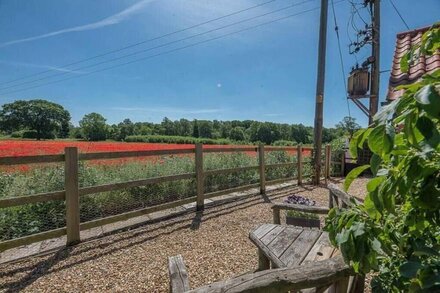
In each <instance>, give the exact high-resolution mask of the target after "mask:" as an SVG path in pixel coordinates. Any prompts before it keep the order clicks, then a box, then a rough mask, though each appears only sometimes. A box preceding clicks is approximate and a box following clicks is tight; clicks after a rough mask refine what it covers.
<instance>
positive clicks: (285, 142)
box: [272, 140, 297, 146]
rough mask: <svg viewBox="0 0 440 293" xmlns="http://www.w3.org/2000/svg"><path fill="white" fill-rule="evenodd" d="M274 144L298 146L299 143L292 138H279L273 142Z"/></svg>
mask: <svg viewBox="0 0 440 293" xmlns="http://www.w3.org/2000/svg"><path fill="white" fill-rule="evenodd" d="M272 145H273V146H296V145H297V143H296V142H293V141H290V140H277V141H274V142H273V143H272Z"/></svg>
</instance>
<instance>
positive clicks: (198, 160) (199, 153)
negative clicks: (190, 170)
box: [195, 143, 205, 211]
mask: <svg viewBox="0 0 440 293" xmlns="http://www.w3.org/2000/svg"><path fill="white" fill-rule="evenodd" d="M195 165H196V166H195V168H196V185H197V211H202V210H203V209H204V208H205V204H204V201H205V199H204V196H203V194H204V192H205V177H204V174H203V145H202V144H201V143H197V144H196V156H195Z"/></svg>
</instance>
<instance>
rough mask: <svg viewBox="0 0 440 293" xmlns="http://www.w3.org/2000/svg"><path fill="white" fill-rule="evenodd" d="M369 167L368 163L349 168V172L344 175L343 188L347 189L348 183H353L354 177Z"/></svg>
mask: <svg viewBox="0 0 440 293" xmlns="http://www.w3.org/2000/svg"><path fill="white" fill-rule="evenodd" d="M369 168H370V165H364V166H359V167H357V168H354V169H353V170H351V171H350V173H348V175H347V177H345V181H344V190H345V191H348V189H349V188H350V185H351V183H353V181H354V179H356V178H357V177H358V176H359V175H361V173H362V172H364V171H365V170H367V169H369Z"/></svg>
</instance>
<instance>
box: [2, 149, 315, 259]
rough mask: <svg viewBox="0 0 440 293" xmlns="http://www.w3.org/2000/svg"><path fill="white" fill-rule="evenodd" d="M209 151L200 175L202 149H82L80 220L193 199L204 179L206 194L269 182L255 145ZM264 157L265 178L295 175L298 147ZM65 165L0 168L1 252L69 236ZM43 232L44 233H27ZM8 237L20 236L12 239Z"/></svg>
mask: <svg viewBox="0 0 440 293" xmlns="http://www.w3.org/2000/svg"><path fill="white" fill-rule="evenodd" d="M205 151H206V153H205ZM205 151H203V153H202V154H203V165H202V166H203V168H202V174H203V176H202V177H201V178H202V179H200V178H199V177H200V176H198V173H197V160H195V158H196V159H197V155H196V156H194V152H196V154H197V151H194V150H186V151H176V152H177V154H173V153H172V151H169V152H171V153H170V154H163V155H160V154H159V155H154V156H150V155H149V154H146V155H145V156H143V155H144V154H143V153H138V154H133V158H130V159H127V158H125V157H126V156H131V154H128V155H127V153H97V154H96V155H94V154H85V155H83V154H79V161H76V163H75V161H74V165H76V166H77V167H76V168H77V177H78V183H77V187H76V188H77V193H78V202H79V205H78V208H77V209H78V214H79V215H78V219H79V223H81V225H83V223H86V224H87V223H91V221H96V220H99V219H108V218H111V217H113V216H117V215H121V214H124V213H130V212H135V211H139V210H143V209H148V208H151V207H155V206H159V205H163V204H172V203H174V202H176V203H179V202H181V201H182V200H189V201H187V202H191V201H195V197H200V188H199V186H198V181H199V180H202V183H203V191H202V195H201V196H202V197H203V196H204V195H203V194H207V196H208V197H209V194H210V193H213V194H214V193H215V192H218V191H222V190H231V189H233V188H237V187H243V186H248V185H249V186H250V185H253V186H255V185H256V184H257V183H258V184H264V183H261V176H260V170H261V164H262V162H260V159H261V158H259V156H258V155H257V154H258V151H257V148H256V147H250V148H249V147H247V148H246V147H243V148H241V149H237V150H233V149H227V148H220V149H219V151H218V152H217V151H216V150H214V149H211V150H210V151H207V150H205ZM263 151H264V149H263ZM179 152H180V153H179ZM120 157H122V158H120ZM263 157H264V158H265V159H264V165H265V167H264V166H263V170H264V173H265V176H264V177H265V180H268V181H271V180H274V179H283V178H284V179H286V180H288V179H289V180H290V179H295V178H296V177H298V175H299V174H298V165H297V163H298V154H297V152H296V149H295V148H284V149H273V148H272V149H270V148H268V149H267V151H265V156H263ZM64 159H65V160H66V162H67V158H65V157H52V158H48V156H46V157H41V158H40V157H39V158H29V159H26V158H25V159H20V160H18V159H17V160H18V161H17V162H16V161H14V160H12V159H11V158H6V159H4V158H0V166H2V162H3V163H4V164H3V165H5V164H6V165H8V166H9V165H14V163H18V164H20V162H28V161H31V162H32V161H33V160H35V161H36V162H39V161H41V160H43V161H45V162H46V161H50V162H51V161H54V160H60V161H63V160H64ZM302 161H303V165H302V176H303V178H304V179H305V181H306V180H307V178H311V176H312V173H313V172H312V168H311V165H312V163H311V156H310V149H307V150H306V156H304V157H303V158H302ZM27 166H28V165H27ZM66 166H67V165H64V166H63V164H61V163H49V164H44V165H43V164H36V165H33V166H32V167H31V168H30V169H29V170H26V171H17V170H11V169H8V168H4V169H0V191H1V195H2V196H1V197H0V235H1V236H0V241H3V242H0V251H2V250H4V249H8V248H11V247H15V246H18V245H20V244H23V243H25V244H28V243H31V242H32V241H36V240H44V239H47V238H45V237H46V236H45V234H44V233H45V232H46V233H47V232H48V231H52V230H54V229H58V228H63V227H67V233H68V238H69V228H68V227H69V218H68V216H66V210H69V208H70V207H69V204H66V203H67V201H66V200H65V196H66V194H68V192H69V191H68V186H67V185H66V184H67V183H66V182H67V180H66V174H68V173H66V172H67V170H68V169H67V167H66ZM69 172H70V171H69ZM74 189H75V187H74ZM64 190H66V191H64ZM48 192H49V193H48ZM50 192H55V193H56V194H55V193H50ZM24 195H25V196H24ZM202 202H203V201H202ZM98 224H99V223H97V225H98ZM78 227H79V226H78ZM81 227H82V226H81ZM78 229H79V228H78ZM78 231H79V230H78ZM60 233H65V231H64V232H63V231H61V232H60ZM39 234H41V235H42V236H41V237H38V238H35V237H34V238H32V239H30V238H27V237H28V236H32V235H39ZM47 235H49V234H47ZM51 235H52V234H51ZM11 240H17V241H16V242H13V243H10V241H11ZM5 243H6V244H5Z"/></svg>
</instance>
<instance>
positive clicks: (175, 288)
mask: <svg viewBox="0 0 440 293" xmlns="http://www.w3.org/2000/svg"><path fill="white" fill-rule="evenodd" d="M168 272H169V275H170V293H183V292H187V291H189V279H188V273H187V271H186V266H185V262H184V261H183V257H182V256H181V255H180V254H179V255H176V256H171V257H169V258H168Z"/></svg>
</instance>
